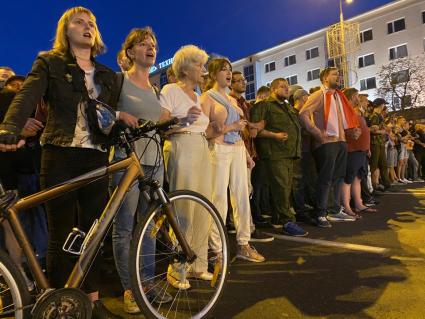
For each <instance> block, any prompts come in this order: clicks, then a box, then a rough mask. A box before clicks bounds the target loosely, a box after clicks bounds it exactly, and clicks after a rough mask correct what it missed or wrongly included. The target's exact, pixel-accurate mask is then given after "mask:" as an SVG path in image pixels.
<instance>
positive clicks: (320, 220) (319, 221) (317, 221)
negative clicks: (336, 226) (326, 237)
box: [314, 216, 332, 228]
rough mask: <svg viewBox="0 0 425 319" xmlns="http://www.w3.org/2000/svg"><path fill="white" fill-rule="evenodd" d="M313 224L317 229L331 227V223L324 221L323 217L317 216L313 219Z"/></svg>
mask: <svg viewBox="0 0 425 319" xmlns="http://www.w3.org/2000/svg"><path fill="white" fill-rule="evenodd" d="M314 223H315V224H316V226H317V227H321V228H329V227H332V225H331V223H330V222H329V221H328V220H327V219H326V217H325V216H319V217H316V218H314Z"/></svg>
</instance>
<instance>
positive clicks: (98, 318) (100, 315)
mask: <svg viewBox="0 0 425 319" xmlns="http://www.w3.org/2000/svg"><path fill="white" fill-rule="evenodd" d="M92 319H123V317H121V316H118V315H116V314H113V313H112V312H110V311H109V310H108V308H106V307H105V305H104V304H103V303H102V301H100V300H96V301H94V302H93V311H92Z"/></svg>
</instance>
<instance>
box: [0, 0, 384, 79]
mask: <svg viewBox="0 0 425 319" xmlns="http://www.w3.org/2000/svg"><path fill="white" fill-rule="evenodd" d="M389 2H392V1H391V0H354V1H353V3H351V4H349V5H344V14H345V16H346V17H347V18H349V17H352V16H354V15H358V14H360V13H362V12H365V11H368V10H371V9H373V8H376V7H379V6H381V5H383V4H386V3H389ZM77 5H82V6H85V7H87V8H89V9H91V10H92V11H93V12H94V14H95V15H96V17H97V20H98V25H99V28H100V31H101V33H102V37H103V40H104V42H105V43H106V45H107V47H108V52H107V53H106V54H104V55H102V56H101V57H99V60H100V61H102V62H103V63H105V64H107V65H108V66H110V67H112V68H114V69H117V66H116V63H115V56H116V52H117V51H118V50H119V48H120V46H121V43H122V42H123V41H124V38H125V36H126V35H127V33H128V32H129V31H130V29H131V28H133V27H143V26H146V25H149V26H151V27H152V28H153V30H154V32H155V33H156V35H157V37H158V42H159V53H158V58H157V62H161V61H163V60H166V59H168V58H170V57H172V56H173V54H174V52H175V51H176V50H177V49H178V48H179V47H180V46H182V45H185V44H196V45H198V46H200V47H202V48H203V49H205V50H207V51H208V52H215V53H219V54H221V55H225V56H227V57H229V58H230V60H232V61H234V60H236V59H239V58H242V57H245V56H247V55H249V54H252V53H255V52H257V51H261V50H263V49H266V48H269V47H271V46H273V45H276V44H278V43H281V42H282V41H285V40H290V39H293V38H296V37H298V36H301V35H303V34H307V33H310V32H313V31H315V30H317V29H319V28H323V27H325V26H327V25H330V24H333V23H335V22H337V21H338V19H339V1H338V0H262V1H261V0H215V1H189V0H187V1H185V0H180V1H176V0H174V1H159V0H156V1H150V2H149V1H145V0H118V1H117V0H115V1H112V0H98V1H95V0H93V1H74V0H69V1H65V0H19V1H16V0H8V1H4V2H3V3H2V5H1V18H0V21H1V22H0V30H1V31H0V32H1V47H0V65H8V66H10V67H12V68H13V69H14V70H15V71H16V72H17V73H19V74H25V73H27V72H28V71H29V69H30V68H31V64H32V62H33V60H34V58H35V57H36V55H37V53H38V52H39V51H43V50H48V49H50V48H51V46H52V39H53V37H54V32H55V28H56V23H57V20H58V19H59V17H60V16H61V14H62V13H63V12H64V11H65V10H66V9H67V8H69V7H71V6H77ZM212 5H214V7H213V6H212Z"/></svg>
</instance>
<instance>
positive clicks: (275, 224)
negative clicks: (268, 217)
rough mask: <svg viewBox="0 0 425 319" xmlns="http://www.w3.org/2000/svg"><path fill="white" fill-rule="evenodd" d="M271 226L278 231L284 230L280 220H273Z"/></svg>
mask: <svg viewBox="0 0 425 319" xmlns="http://www.w3.org/2000/svg"><path fill="white" fill-rule="evenodd" d="M271 224H272V227H273V228H276V229H280V228H283V223H282V222H281V221H280V219H279V218H272V221H271Z"/></svg>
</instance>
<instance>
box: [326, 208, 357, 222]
mask: <svg viewBox="0 0 425 319" xmlns="http://www.w3.org/2000/svg"><path fill="white" fill-rule="evenodd" d="M326 218H327V219H328V220H329V221H331V222H354V221H356V218H355V217H353V216H350V215H348V214H346V213H344V207H341V209H340V210H339V212H338V213H336V214H328V215H327V216H326Z"/></svg>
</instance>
